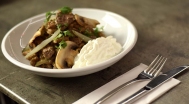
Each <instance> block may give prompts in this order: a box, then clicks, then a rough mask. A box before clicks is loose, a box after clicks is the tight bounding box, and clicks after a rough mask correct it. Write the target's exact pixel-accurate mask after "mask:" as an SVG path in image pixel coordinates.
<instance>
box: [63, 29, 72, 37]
mask: <svg viewBox="0 0 189 104" xmlns="http://www.w3.org/2000/svg"><path fill="white" fill-rule="evenodd" d="M63 33H64V35H65V36H73V34H72V33H71V32H70V31H69V30H66V31H64V32H63Z"/></svg>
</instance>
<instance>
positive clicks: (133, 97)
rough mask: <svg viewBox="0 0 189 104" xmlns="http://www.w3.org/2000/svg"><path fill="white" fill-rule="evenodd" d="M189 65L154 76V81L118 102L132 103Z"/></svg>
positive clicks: (120, 103)
mask: <svg viewBox="0 0 189 104" xmlns="http://www.w3.org/2000/svg"><path fill="white" fill-rule="evenodd" d="M188 67H189V66H180V67H177V68H174V69H171V70H169V71H167V72H165V73H163V74H161V75H159V76H157V77H156V78H154V79H153V80H152V81H150V82H149V83H148V84H147V85H146V86H145V87H143V88H141V89H140V90H138V91H137V92H136V93H134V94H133V95H131V96H129V97H128V98H126V99H124V100H122V101H121V102H119V103H118V104H126V103H127V104H131V103H132V102H134V101H136V100H137V99H139V98H140V97H142V96H144V95H145V94H147V93H149V92H150V91H152V90H154V89H155V88H157V87H158V86H160V85H162V84H163V83H164V82H166V81H167V80H169V79H171V78H173V77H174V76H176V75H177V74H179V73H181V72H182V71H184V70H185V69H187V68H188Z"/></svg>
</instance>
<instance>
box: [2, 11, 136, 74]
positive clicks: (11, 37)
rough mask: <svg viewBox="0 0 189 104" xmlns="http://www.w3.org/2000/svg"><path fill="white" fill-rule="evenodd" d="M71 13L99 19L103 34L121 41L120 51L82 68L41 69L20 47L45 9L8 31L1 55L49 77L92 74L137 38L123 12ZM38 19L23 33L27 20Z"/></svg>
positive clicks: (123, 54) (37, 26)
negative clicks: (23, 53)
mask: <svg viewBox="0 0 189 104" xmlns="http://www.w3.org/2000/svg"><path fill="white" fill-rule="evenodd" d="M73 13H74V14H75V13H77V14H79V15H82V16H85V17H88V18H93V19H96V20H98V21H99V22H100V23H101V24H100V26H104V31H105V34H106V35H112V36H113V37H115V38H116V39H117V41H118V42H119V43H121V45H122V46H123V51H122V52H121V53H119V54H118V55H116V56H115V57H113V58H111V59H109V60H107V61H104V62H101V63H98V64H95V65H91V66H87V67H83V68H76V69H44V68H37V67H33V66H31V65H30V64H29V61H28V60H26V59H25V58H24V57H23V55H22V52H21V51H22V49H23V47H25V46H26V44H27V43H28V41H29V39H30V38H31V37H32V36H33V34H34V32H36V30H37V29H38V28H39V27H40V26H41V25H42V22H43V21H44V20H43V18H45V13H44V14H40V15H37V16H34V17H32V18H29V19H27V20H25V21H23V22H21V23H19V24H18V25H16V26H14V27H13V28H12V29H11V30H10V31H8V33H7V34H6V35H5V37H4V38H3V41H2V44H1V49H2V52H3V54H4V56H5V57H6V58H7V59H8V60H9V61H10V62H12V63H13V64H15V65H17V66H19V67H21V68H23V69H25V70H28V71H31V72H33V73H35V74H38V75H42V76H49V77H75V76H82V75H87V74H91V73H94V72H97V71H100V70H102V69H105V68H107V67H109V66H111V65H112V64H114V63H116V62H117V61H119V60H120V59H121V58H122V57H124V56H125V55H126V54H127V53H128V52H129V51H130V50H131V49H132V48H133V47H134V45H135V43H136V41H137V31H136V29H135V27H134V25H133V24H132V23H131V22H130V21H129V20H127V19H126V18H124V17H123V16H120V15H118V14H116V13H112V12H109V11H105V10H99V9H89V8H74V9H73ZM40 19H41V21H38V22H37V23H36V24H35V25H31V26H30V28H29V29H28V30H27V34H22V33H23V31H24V30H25V28H26V27H27V25H28V23H30V22H33V21H36V20H40ZM31 27H32V28H31Z"/></svg>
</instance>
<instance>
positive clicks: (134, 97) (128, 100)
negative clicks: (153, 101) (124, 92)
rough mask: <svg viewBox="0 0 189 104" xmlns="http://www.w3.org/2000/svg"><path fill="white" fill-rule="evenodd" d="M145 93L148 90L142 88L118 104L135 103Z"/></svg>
mask: <svg viewBox="0 0 189 104" xmlns="http://www.w3.org/2000/svg"><path fill="white" fill-rule="evenodd" d="M147 91H148V90H146V89H145V87H143V88H141V89H140V90H138V91H137V92H135V93H134V94H132V95H131V96H129V97H127V98H126V99H124V100H122V101H121V102H119V103H118V104H126V103H127V104H131V103H133V102H134V101H136V100H137V99H139V98H140V97H142V96H141V95H143V94H146V92H147Z"/></svg>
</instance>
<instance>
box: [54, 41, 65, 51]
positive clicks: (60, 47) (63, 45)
mask: <svg viewBox="0 0 189 104" xmlns="http://www.w3.org/2000/svg"><path fill="white" fill-rule="evenodd" d="M66 46H67V43H66V42H65V41H64V40H62V41H61V42H60V43H59V45H58V46H55V47H56V48H57V49H62V48H65V47H66Z"/></svg>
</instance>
